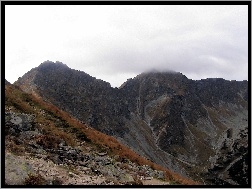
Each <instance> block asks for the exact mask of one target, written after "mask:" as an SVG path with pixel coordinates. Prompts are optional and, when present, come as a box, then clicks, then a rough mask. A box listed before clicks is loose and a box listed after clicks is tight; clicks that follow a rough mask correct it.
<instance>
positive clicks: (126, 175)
mask: <svg viewBox="0 0 252 189" xmlns="http://www.w3.org/2000/svg"><path fill="white" fill-rule="evenodd" d="M4 125H5V127H4V129H5V130H4V133H5V140H4V144H5V167H4V170H5V184H4V185H5V186H6V185H150V184H151V185H153V184H154V185H174V184H185V185H188V184H190V185H194V184H197V183H196V182H194V181H192V180H189V179H185V178H183V177H181V176H180V175H178V174H175V173H172V172H171V171H170V170H168V169H166V168H164V167H162V166H160V165H157V164H155V163H153V162H151V161H149V160H147V159H146V158H143V157H141V156H139V155H138V154H136V153H134V152H133V151H132V150H131V149H130V148H128V147H126V146H125V145H123V144H121V143H119V142H118V141H117V140H116V139H115V138H113V137H111V136H108V135H105V134H103V133H101V132H99V131H97V130H95V129H93V128H91V127H89V126H87V125H85V124H83V123H81V122H80V121H78V120H76V119H74V118H73V117H72V116H71V115H69V114H68V113H66V112H64V111H62V110H60V109H59V108H57V107H56V106H54V105H52V104H51V103H48V102H45V101H43V100H42V99H41V98H38V96H35V95H33V94H27V93H24V92H23V91H21V90H20V88H19V87H17V86H14V85H11V84H7V85H5V123H4ZM2 186H3V183H2Z"/></svg>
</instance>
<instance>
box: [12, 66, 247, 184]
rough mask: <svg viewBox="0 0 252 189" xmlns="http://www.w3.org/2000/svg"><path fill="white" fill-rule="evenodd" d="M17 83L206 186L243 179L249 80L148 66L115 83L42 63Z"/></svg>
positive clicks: (244, 172)
mask: <svg viewBox="0 0 252 189" xmlns="http://www.w3.org/2000/svg"><path fill="white" fill-rule="evenodd" d="M15 85H18V86H20V88H21V89H22V90H24V91H26V92H28V93H32V94H35V95H37V96H39V97H42V98H43V99H45V100H47V101H49V102H51V103H53V104H55V105H56V106H58V107H60V108H61V109H63V110H64V111H66V112H68V113H70V114H71V115H72V116H74V117H75V118H77V119H78V120H80V121H81V122H83V123H86V124H88V125H90V126H91V127H92V128H95V129H97V130H99V131H101V132H103V133H106V134H108V135H110V136H114V137H116V138H117V140H119V141H120V142H122V143H124V144H125V145H128V146H129V147H130V148H132V149H134V151H135V152H137V153H138V154H140V155H141V156H144V157H146V158H148V159H150V160H151V161H153V162H155V163H157V164H160V165H162V166H165V167H167V168H169V169H171V170H172V171H174V172H176V173H179V174H180V175H183V176H185V177H190V178H193V179H196V180H198V181H199V182H202V183H205V184H233V185H243V184H248V163H247V162H248V82H247V81H227V80H224V79H204V80H199V81H194V80H190V79H188V78H187V77H186V76H184V75H183V74H181V73H177V72H150V73H142V74H140V75H138V76H137V77H135V78H133V79H129V80H127V82H125V83H124V84H123V85H122V86H121V87H120V88H119V89H118V88H112V87H110V85H109V84H108V83H107V82H104V81H101V80H97V79H95V78H93V77H91V76H89V75H88V74H86V73H84V72H81V71H77V70H72V69H70V68H68V67H67V66H66V65H63V64H62V63H59V62H58V63H52V62H45V63H43V64H41V65H40V66H39V67H37V68H34V69H32V70H31V71H30V72H28V73H27V74H25V75H24V76H23V77H22V78H20V79H19V80H18V81H17V82H15ZM240 165H242V166H240ZM234 169H236V170H237V169H238V170H237V171H236V172H234ZM237 178H239V179H237Z"/></svg>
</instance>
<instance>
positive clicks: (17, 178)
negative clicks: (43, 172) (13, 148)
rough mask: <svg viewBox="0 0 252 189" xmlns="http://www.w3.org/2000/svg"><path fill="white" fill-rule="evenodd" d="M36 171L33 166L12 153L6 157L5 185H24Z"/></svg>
mask: <svg viewBox="0 0 252 189" xmlns="http://www.w3.org/2000/svg"><path fill="white" fill-rule="evenodd" d="M34 173H35V171H34V169H33V167H32V165H31V164H29V163H28V162H27V161H25V160H24V159H22V158H21V157H19V156H15V155H13V154H11V153H7V154H6V155H5V183H6V184H7V185H23V184H24V182H25V179H27V178H28V177H29V175H30V174H34Z"/></svg>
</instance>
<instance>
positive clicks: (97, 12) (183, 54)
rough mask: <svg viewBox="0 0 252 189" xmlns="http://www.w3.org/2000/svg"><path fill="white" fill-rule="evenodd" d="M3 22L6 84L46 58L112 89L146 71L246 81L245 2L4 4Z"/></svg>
mask: <svg viewBox="0 0 252 189" xmlns="http://www.w3.org/2000/svg"><path fill="white" fill-rule="evenodd" d="M5 22H6V25H5V69H6V70H5V74H6V76H5V77H6V79H7V80H8V81H10V82H11V83H13V82H14V81H16V80H17V79H18V77H21V76H22V75H24V74H25V73H26V72H28V71H29V70H31V69H32V68H34V67H37V66H39V64H40V63H42V62H44V61H46V60H51V61H54V62H55V61H60V62H63V63H64V64H67V65H68V66H69V67H70V68H73V69H77V70H81V71H84V72H86V73H88V74H90V75H91V76H94V77H96V78H98V79H102V80H105V81H108V82H109V83H111V85H112V86H113V87H119V86H120V85H121V84H122V83H123V82H124V81H126V80H127V79H128V78H132V77H135V76H136V75H138V74H140V73H142V72H144V71H146V70H150V69H156V70H160V71H161V70H174V71H177V72H181V73H183V74H184V75H186V76H187V77H188V78H189V79H204V78H212V77H221V78H224V79H228V80H247V79H248V6H246V5H240V6H238V5H230V6H227V5H225V6H219V5H213V6H206V5H204V6H199V5H195V6H194V5H185V6H182V5H179V6H174V5H162V6H157V5H155V6H154V5H150V6H147V5H142V6H136V5H129V6H125V5H123V6H115V5H111V6H108V5H104V6H101V5H100V6H99V5H78V6H77V5H73V6H63V5H57V6H54V5H49V6H41V5H36V6H31V5H28V6H26V5H21V6H14V5H7V6H6V13H5Z"/></svg>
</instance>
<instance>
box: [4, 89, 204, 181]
mask: <svg viewBox="0 0 252 189" xmlns="http://www.w3.org/2000/svg"><path fill="white" fill-rule="evenodd" d="M15 89H18V88H17V87H15ZM15 89H14V88H13V87H12V86H6V87H5V95H6V96H8V100H9V101H12V103H13V102H15V103H16V104H18V105H19V106H22V110H23V111H25V112H32V111H33V109H32V107H31V106H29V104H27V103H26V102H24V101H22V100H20V99H18V98H15V96H13V93H17V94H16V95H18V96H20V94H18V92H17V91H15ZM25 95H27V96H25V97H26V98H28V101H29V100H30V101H32V102H33V103H35V104H36V105H38V106H40V107H41V108H42V109H44V110H45V111H47V112H49V113H50V114H53V115H55V116H57V117H60V118H61V119H62V120H64V121H66V122H67V123H68V124H69V126H70V127H72V128H75V129H76V130H77V131H78V132H81V133H83V134H84V135H85V136H86V137H87V139H88V140H89V141H90V142H91V143H93V144H95V145H98V146H100V147H101V148H104V149H107V150H108V153H110V155H119V156H120V157H121V158H127V159H129V160H130V161H132V162H135V163H137V164H139V165H149V166H150V167H152V168H153V169H156V170H161V171H164V173H165V178H166V180H168V181H175V182H176V183H180V184H184V185H196V184H199V183H197V182H195V181H192V180H190V179H186V178H183V177H182V176H180V175H178V174H176V173H173V172H171V171H170V170H168V169H167V168H164V167H162V166H160V165H157V164H155V163H153V162H151V161H150V160H147V159H145V158H143V157H141V156H140V155H138V154H137V153H135V152H134V151H133V150H131V149H130V148H128V147H126V146H124V145H122V144H121V143H119V142H118V141H117V140H116V139H115V138H113V137H111V136H108V135H106V134H104V133H101V132H99V131H97V130H95V129H93V128H91V127H88V126H87V125H86V124H83V123H81V122H80V121H78V120H77V119H75V118H73V117H72V116H71V115H70V114H68V113H67V112H64V111H62V110H60V109H59V108H58V107H56V106H54V105H52V104H51V103H48V102H45V101H44V100H43V99H42V98H40V97H39V96H38V95H37V94H36V95H33V94H31V95H28V94H25ZM29 98H30V99H29ZM40 118H41V117H40ZM40 121H43V124H45V123H46V124H47V125H48V127H47V128H48V129H49V131H47V132H50V131H52V130H53V129H57V128H56V127H55V125H53V123H52V122H51V121H48V120H45V119H44V118H41V120H40ZM54 133H58V134H57V136H58V137H65V138H66V139H67V140H68V141H69V140H70V138H71V137H70V135H69V134H67V133H65V132H63V131H61V132H60V130H59V129H57V131H54ZM72 143H73V140H72ZM45 145H47V144H45Z"/></svg>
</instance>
